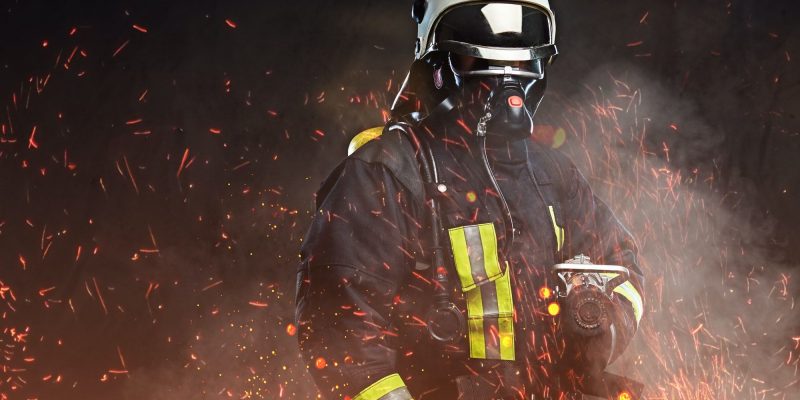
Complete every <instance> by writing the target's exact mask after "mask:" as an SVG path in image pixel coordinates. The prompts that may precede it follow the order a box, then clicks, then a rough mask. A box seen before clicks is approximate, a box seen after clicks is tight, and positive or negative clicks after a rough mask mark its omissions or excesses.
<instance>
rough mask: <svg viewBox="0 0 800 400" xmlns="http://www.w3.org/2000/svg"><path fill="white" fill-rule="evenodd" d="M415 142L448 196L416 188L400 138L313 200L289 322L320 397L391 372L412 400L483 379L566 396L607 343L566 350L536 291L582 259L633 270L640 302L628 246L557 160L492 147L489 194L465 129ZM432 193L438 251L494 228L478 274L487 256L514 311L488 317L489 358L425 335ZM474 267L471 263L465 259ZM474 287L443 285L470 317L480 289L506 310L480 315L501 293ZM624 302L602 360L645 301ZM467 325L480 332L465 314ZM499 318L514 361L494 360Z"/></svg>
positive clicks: (424, 130) (506, 392)
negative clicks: (556, 270)
mask: <svg viewBox="0 0 800 400" xmlns="http://www.w3.org/2000/svg"><path fill="white" fill-rule="evenodd" d="M417 135H418V137H419V138H420V139H422V140H427V141H428V143H430V145H431V147H432V150H433V152H434V154H435V155H436V159H437V168H438V171H439V174H440V175H441V180H443V181H444V183H445V184H446V186H447V190H446V191H445V192H444V193H440V192H438V191H431V190H428V191H427V192H426V191H425V190H423V184H422V182H421V180H420V178H419V170H418V164H417V162H416V159H415V155H414V151H415V148H414V146H413V145H412V144H411V142H410V141H409V140H408V138H407V137H406V136H405V135H404V134H402V133H401V132H398V131H385V132H384V134H383V135H382V136H381V137H380V138H378V139H375V140H373V141H371V142H369V143H367V144H366V145H364V146H363V147H362V148H360V149H359V150H358V151H357V152H356V153H355V154H353V155H352V156H350V157H348V158H347V159H346V160H344V161H343V162H342V164H340V165H339V167H337V168H336V170H335V171H334V172H333V173H332V174H331V176H330V177H329V178H328V179H327V180H326V182H325V183H324V184H323V186H322V189H321V190H320V191H319V192H318V193H317V206H318V209H317V211H316V212H317V214H316V215H315V217H314V220H313V222H312V225H311V227H310V229H309V231H308V234H307V236H306V238H305V240H304V243H303V246H302V250H301V258H302V261H301V264H300V267H299V271H298V278H297V282H298V287H297V322H298V326H299V328H300V329H299V335H298V339H299V342H300V346H301V350H302V354H303V357H304V359H305V361H306V362H307V364H308V366H309V370H310V372H311V373H312V375H313V377H314V379H315V381H316V383H317V385H318V387H319V389H320V391H321V393H322V394H323V395H324V396H326V398H331V399H341V398H348V396H349V398H358V397H356V396H357V395H358V394H359V393H363V391H365V390H366V389H367V388H370V387H371V386H370V385H374V384H375V383H376V382H378V381H379V380H381V379H382V378H384V377H387V376H390V375H392V374H399V377H401V378H402V380H403V383H404V384H405V385H407V387H408V391H410V393H411V394H413V395H414V398H416V399H418V400H419V399H420V398H429V399H442V400H446V399H451V398H452V399H455V398H456V389H455V384H454V382H455V380H456V378H457V377H463V376H472V377H475V376H477V377H480V379H478V380H477V382H479V383H480V384H482V385H484V386H485V387H486V386H488V387H489V388H490V389H491V390H493V391H494V392H493V393H497V397H498V398H499V397H501V396H508V398H514V396H517V395H518V394H522V393H524V395H526V396H528V398H529V397H530V395H531V394H534V393H536V394H538V396H540V397H541V398H547V397H548V396H554V397H557V393H558V392H560V391H564V392H571V391H572V390H574V387H572V386H571V383H570V380H569V379H567V377H569V376H573V377H574V376H576V375H580V373H581V371H580V364H581V363H582V361H581V358H582V357H584V356H585V355H586V352H587V351H588V350H587V349H590V348H593V347H604V348H605V349H608V347H609V343H608V340H609V339H608V338H597V339H595V340H594V341H592V342H591V343H574V342H575V341H574V340H570V339H569V338H566V337H565V336H564V335H562V334H560V330H559V328H558V323H557V319H554V317H552V316H550V315H549V314H548V313H547V311H546V310H547V305H548V303H549V302H550V301H551V300H547V299H543V298H542V296H540V290H541V289H542V288H544V287H553V284H554V282H553V278H552V276H551V275H550V273H549V272H548V271H549V268H550V267H551V266H552V265H554V264H556V263H559V262H563V261H564V260H566V259H569V258H572V257H574V256H576V255H578V254H586V255H587V256H589V257H591V258H592V261H593V262H594V263H597V264H601V263H602V264H615V265H623V266H626V267H629V268H630V269H631V270H632V271H634V272H635V273H634V274H633V275H634V276H633V277H632V279H631V283H632V286H633V288H634V289H635V290H636V292H637V294H640V293H641V290H642V282H641V275H640V274H641V272H640V270H639V268H638V266H637V263H636V247H635V245H634V242H633V240H632V238H631V235H630V234H629V233H628V232H627V230H626V229H625V228H624V227H623V226H622V225H621V224H620V223H619V222H618V220H617V219H616V218H615V217H614V215H613V214H612V213H611V211H610V210H609V209H608V207H607V206H606V205H605V204H604V203H603V202H602V201H600V200H599V199H598V198H596V197H595V196H594V195H593V194H592V191H591V189H590V187H589V185H588V184H587V182H586V180H585V179H584V178H583V176H582V175H581V174H580V172H579V171H578V170H577V169H576V168H575V167H574V165H572V163H571V162H570V161H569V160H568V159H567V158H566V157H565V156H563V155H562V154H561V153H560V152H559V151H557V150H554V149H550V148H546V147H544V146H542V145H540V144H537V143H535V142H533V141H528V140H516V141H505V140H497V139H495V140H490V142H489V145H488V150H487V154H488V155H489V165H490V166H491V168H492V169H493V172H494V175H495V177H496V179H497V183H498V184H499V188H500V192H501V193H497V191H496V190H495V189H494V188H493V185H492V182H491V180H490V178H489V174H488V172H487V169H486V167H485V165H484V161H483V158H482V156H481V151H480V148H479V146H478V141H477V138H476V137H475V136H473V135H472V134H471V133H470V132H467V129H466V128H463V127H461V126H460V125H458V124H445V123H429V124H426V125H425V126H423V127H420V128H419V129H418V130H417ZM431 192H435V193H437V194H436V195H437V196H440V198H439V202H440V204H441V208H442V215H443V222H444V225H445V226H444V228H445V229H446V230H448V232H451V235H450V236H448V235H447V234H445V243H446V245H445V247H448V246H450V248H452V249H453V252H456V250H455V248H456V247H457V244H456V243H455V242H456V241H458V240H460V239H458V238H460V237H462V236H458V234H462V235H464V232H466V236H469V234H470V232H473V233H474V232H478V230H470V229H472V228H470V227H479V226H483V228H490V231H493V232H494V234H495V236H496V246H495V247H496V254H494V255H492V254H489V255H486V254H482V255H480V257H486V260H485V262H486V264H487V267H486V268H487V270H488V269H489V268H488V264H489V261H490V258H496V262H495V261H492V264H493V265H495V266H499V267H500V268H501V272H502V273H503V277H505V278H507V279H508V280H509V281H510V286H511V291H510V292H511V294H512V297H513V312H512V314H508V313H506V314H503V313H502V312H500V313H497V312H495V313H493V314H491V315H486V316H484V317H483V318H482V320H481V321H480V322H479V323H480V324H481V326H482V328H480V329H483V333H482V334H483V336H482V337H481V339H480V340H485V343H486V349H483V350H481V349H478V350H474V349H473V347H471V345H470V343H472V342H470V340H473V339H472V338H471V339H469V340H468V339H467V338H464V340H462V341H460V342H458V343H454V344H451V345H441V344H438V343H435V342H434V341H432V340H431V339H430V338H429V335H428V333H427V330H426V328H425V315H426V313H427V312H428V310H429V309H430V306H431V301H432V300H431V296H432V292H433V285H434V282H432V281H431V272H430V269H426V268H427V267H428V266H429V263H430V260H429V258H430V248H429V246H430V244H429V243H428V236H429V235H428V233H427V230H426V227H427V218H428V210H427V203H426V201H425V200H426V198H427V196H428V195H430V193H431ZM501 194H502V196H503V197H504V199H505V201H506V203H507V204H508V209H509V210H510V212H511V217H512V218H511V219H512V221H513V231H512V229H511V224H510V223H509V220H508V218H507V217H505V212H504V207H503V204H502V201H500V196H501ZM459 227H467V228H464V229H466V230H462V231H458V230H457V229H456V228H459ZM486 232H489V231H486V230H482V231H481V234H482V235H483V234H484V233H486ZM512 233H513V241H511V240H510V239H511V236H512ZM454 235H455V236H454ZM483 240H484V243H485V242H486V238H484V239H483ZM492 240H494V239H492ZM467 242H469V240H467ZM467 244H468V245H469V243H467ZM453 246H455V247H453ZM472 247H475V246H472ZM473 250H474V249H472V250H470V252H473V253H474V251H473ZM483 250H486V247H485V246H484V248H483ZM448 253H451V252H450V251H448ZM470 257H473V258H472V261H473V265H474V264H475V262H476V261H475V260H476V259H475V257H474V254H472V255H470ZM456 258H457V257H456ZM478 262H479V263H483V262H484V260H483V259H482V258H481V259H479V260H478ZM449 264H450V265H448V266H447V268H448V270H449V271H450V275H451V276H453V277H455V276H458V274H456V272H455V269H456V264H457V261H456V260H455V258H454V257H453V256H451V257H450V259H449ZM462 264H463V260H462ZM506 271H507V272H506ZM472 278H474V279H473V280H472V283H474V285H472V286H469V285H468V283H467V282H465V281H464V280H463V279H462V280H461V281H459V279H457V278H452V279H451V280H452V281H453V288H452V293H453V296H452V297H453V300H454V302H455V303H456V304H457V305H458V306H459V308H460V309H462V310H465V311H474V308H473V309H470V310H468V308H469V306H468V305H467V293H468V292H469V290H478V291H483V306H484V308H483V309H484V310H491V309H492V307H494V309H495V310H494V311H497V309H500V310H502V309H503V306H502V305H501V306H498V305H497V303H493V304H490V305H489V306H487V295H486V294H487V293H489V294H491V295H494V294H493V293H495V288H494V287H495V285H496V286H497V288H498V289H497V290H500V289H499V288H500V286H501V283H500V282H502V281H501V280H497V281H495V279H497V277H496V276H495V277H492V276H481V275H480V274H478V275H475V276H473V277H472ZM467 279H469V278H467ZM489 288H491V289H489ZM486 290H490V292H491V293H490V292H486ZM474 293H475V292H473V296H474ZM496 293H500V292H496ZM640 296H641V295H640ZM479 297H480V296H479ZM629 297H630V296H628V297H626V296H616V297H615V299H614V304H615V310H614V313H613V315H614V325H615V329H616V336H617V337H616V345H615V349H616V351H615V353H616V354H613V355H611V358H615V357H616V356H617V355H618V354H619V353H620V352H621V350H622V349H624V348H625V346H626V345H627V343H628V342H629V340H630V338H631V337H632V336H633V334H634V332H635V330H636V328H637V324H638V319H639V318H640V317H641V309H642V304H641V301H639V302H638V304H633V303H637V302H636V301H634V300H631V299H629ZM472 298H474V297H472ZM640 298H641V297H640ZM495 300H496V299H495ZM509 301H511V300H509ZM479 302H480V300H479ZM498 303H500V302H498ZM509 304H510V303H509ZM472 306H473V307H474V304H472ZM487 307H488V308H487ZM484 312H486V311H484ZM467 314H470V315H469V317H470V318H471V319H470V321H472V322H476V321H475V320H474V318H473V317H475V315H474V314H475V313H474V312H471V313H470V312H467ZM478 317H480V315H478ZM479 319H480V318H479ZM500 320H502V321H505V322H506V323H510V324H513V336H512V338H513V341H511V342H512V343H513V346H512V347H513V349H512V350H510V352H509V350H506V351H505V353H504V354H503V356H502V357H501V356H500V351H499V350H497V349H498V348H499V346H501V344H500V342H503V345H508V344H509V343H508V342H509V340H505V341H503V340H504V339H503V338H504V337H506V336H508V333H507V334H506V336H503V335H502V334H499V335H498V330H499V331H502V329H503V327H504V326H505V327H506V329H508V326H507V325H503V322H498V321H500ZM509 321H511V322H509ZM498 327H499V328H498ZM493 346H494V347H493ZM477 347H480V346H477ZM491 348H494V349H495V351H491ZM506 349H507V348H506ZM475 351H478V353H475ZM476 354H478V355H479V357H478V358H476V357H475V355H476ZM602 357H608V354H604V355H603V356H602ZM323 360H324V362H323ZM373 388H374V386H373ZM404 390H405V389H404ZM385 398H387V399H388V398H407V397H385Z"/></svg>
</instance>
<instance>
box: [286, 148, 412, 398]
mask: <svg viewBox="0 0 800 400" xmlns="http://www.w3.org/2000/svg"><path fill="white" fill-rule="evenodd" d="M323 187H324V189H323V191H324V193H323V192H321V193H318V199H317V200H318V204H319V208H318V209H317V211H316V215H315V216H314V219H313V221H312V224H311V227H310V229H309V231H308V234H307V235H306V238H305V239H304V243H303V246H302V248H301V263H300V267H299V271H298V278H297V279H298V282H297V299H296V307H297V308H296V319H297V325H298V328H299V329H298V340H299V344H300V349H301V353H302V357H303V359H304V361H305V362H306V364H307V366H308V367H307V368H308V369H309V371H310V372H311V375H312V376H313V378H314V380H315V382H316V384H317V387H318V388H319V390H320V392H321V393H322V395H323V396H324V398H330V399H352V400H379V399H380V400H405V399H411V395H410V394H409V392H408V390H407V389H406V387H405V384H404V383H403V380H402V378H401V377H400V376H399V375H398V374H397V371H396V369H395V358H396V350H395V348H393V346H392V345H391V344H390V343H389V341H387V337H390V336H394V335H396V329H395V327H393V326H392V324H391V321H392V319H391V315H392V311H393V307H392V302H393V298H394V297H395V294H396V293H397V291H398V288H399V287H400V286H401V285H402V284H403V282H404V281H405V280H406V278H407V276H408V275H409V274H410V273H411V270H412V266H413V263H414V256H413V254H414V252H415V250H416V249H415V246H416V244H415V243H416V241H415V237H416V236H417V230H418V229H419V225H418V223H417V221H416V218H415V217H414V216H413V215H414V214H415V213H414V210H412V209H411V207H409V205H408V203H409V202H410V201H411V200H410V199H411V198H410V197H409V193H408V191H407V189H406V188H405V187H403V186H402V184H400V183H399V182H398V181H397V180H396V179H395V178H394V176H393V175H392V173H391V171H390V170H388V169H387V168H386V167H385V166H383V165H382V164H379V163H368V162H364V161H362V160H358V159H352V158H351V159H347V160H345V162H344V164H343V165H342V166H340V168H338V169H337V171H336V172H334V174H333V175H332V176H331V177H330V178H329V179H328V182H327V183H326V184H325V185H324V186H323Z"/></svg>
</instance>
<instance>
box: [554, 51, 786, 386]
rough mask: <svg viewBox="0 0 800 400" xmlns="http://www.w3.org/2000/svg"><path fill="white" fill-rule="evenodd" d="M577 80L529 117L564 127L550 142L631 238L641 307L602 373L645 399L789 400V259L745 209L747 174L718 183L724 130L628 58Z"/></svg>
mask: <svg viewBox="0 0 800 400" xmlns="http://www.w3.org/2000/svg"><path fill="white" fill-rule="evenodd" d="M608 71H625V73H624V74H623V75H622V76H613V75H611V74H610V73H608ZM585 82H586V89H585V91H584V92H583V93H580V94H578V95H574V96H571V97H569V98H563V97H559V96H557V95H556V96H554V97H555V100H553V99H552V98H551V102H553V104H551V107H550V109H548V110H547V111H545V114H544V115H543V119H546V120H551V121H557V122H556V123H558V124H560V125H561V126H563V127H564V128H566V130H567V135H568V139H567V142H566V145H565V149H564V150H565V151H566V152H567V153H568V154H569V155H570V156H571V158H572V159H573V160H574V162H575V163H576V164H577V165H578V167H579V168H580V169H581V170H582V171H583V172H584V174H585V175H586V176H587V178H588V179H589V180H590V182H591V183H592V186H593V188H594V190H595V192H596V194H597V195H598V196H599V197H600V198H601V199H604V200H605V201H607V203H608V204H609V206H610V207H611V208H612V209H613V210H614V211H615V212H616V214H617V216H618V217H619V218H620V220H621V221H622V222H623V223H624V224H625V225H626V226H627V227H628V228H629V229H630V230H631V231H632V233H633V234H634V236H636V237H637V239H638V244H639V246H640V255H641V258H642V261H643V267H644V272H645V274H646V289H647V293H646V296H645V298H646V303H647V309H646V314H645V318H644V320H643V323H642V326H641V329H640V332H639V334H638V335H637V339H636V340H635V342H634V343H633V344H632V345H631V347H630V348H629V349H628V351H627V353H626V355H625V356H624V357H623V358H621V359H620V360H619V361H617V363H616V365H614V369H615V370H616V371H617V372H619V373H622V374H625V375H630V376H632V377H635V378H636V379H639V380H641V381H643V382H644V383H646V385H647V387H648V392H647V393H648V396H649V397H651V398H669V399H725V398H729V399H761V398H767V397H769V398H779V399H783V398H792V397H793V396H794V395H796V394H797V391H798V388H797V386H796V384H797V376H796V368H797V365H798V355H797V345H798V342H797V341H798V337H797V335H798V327H799V326H800V316H799V315H798V313H797V312H796V310H794V302H795V297H796V295H797V293H798V290H797V285H796V283H795V282H794V281H792V279H791V277H792V273H793V271H796V269H797V267H798V266H797V265H786V264H782V263H781V262H780V261H779V260H780V259H781V258H780V257H778V256H776V255H775V254H772V253H771V249H772V248H774V243H772V242H771V240H770V239H771V238H772V236H773V231H772V229H773V227H774V225H775V221H772V220H770V219H769V216H768V215H766V214H765V213H764V212H762V210H759V209H758V202H757V200H758V193H757V192H756V191H755V189H754V188H755V184H752V183H750V182H748V181H747V180H746V179H745V178H743V177H736V176H734V177H733V179H732V181H733V182H736V184H735V185H733V186H734V187H735V188H736V190H726V189H725V188H724V187H723V185H722V184H721V183H720V182H719V178H720V177H719V171H718V168H717V166H718V165H719V164H720V163H721V162H722V158H724V157H725V156H726V155H725V154H719V152H718V151H717V149H719V148H720V144H721V143H722V142H723V140H724V139H725V132H723V131H721V130H719V129H717V128H715V127H713V126H712V125H711V124H710V123H709V122H708V121H707V120H705V119H704V118H703V116H702V114H701V113H699V112H698V111H697V110H698V108H697V106H696V104H694V103H693V102H692V100H691V99H687V98H682V97H681V96H679V95H678V94H676V93H674V91H671V90H668V89H666V88H665V87H662V86H661V85H659V84H658V83H655V82H658V80H657V79H653V77H651V76H648V74H646V73H643V72H641V71H638V70H636V69H635V68H633V67H632V66H630V65H609V66H604V67H601V68H598V70H597V71H596V72H595V73H594V74H592V75H589V76H587V77H586V79H585Z"/></svg>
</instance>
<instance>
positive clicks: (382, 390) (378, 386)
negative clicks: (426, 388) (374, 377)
mask: <svg viewBox="0 0 800 400" xmlns="http://www.w3.org/2000/svg"><path fill="white" fill-rule="evenodd" d="M345 399H347V397H345ZM352 400H413V397H411V393H410V392H409V391H408V388H407V387H406V384H405V383H404V382H403V379H402V378H400V375H399V374H392V375H388V376H385V377H383V378H381V379H380V380H378V381H377V382H375V383H373V384H372V385H370V386H369V387H367V388H366V389H364V390H362V391H361V393H359V394H357V395H356V397H354V398H353V399H352Z"/></svg>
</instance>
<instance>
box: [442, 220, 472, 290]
mask: <svg viewBox="0 0 800 400" xmlns="http://www.w3.org/2000/svg"><path fill="white" fill-rule="evenodd" d="M448 232H449V233H450V245H451V246H452V247H453V260H454V261H455V263H456V272H458V279H460V280H461V289H462V290H464V291H467V290H470V289H474V288H475V281H474V280H473V279H472V265H470V262H469V249H467V238H466V237H465V236H464V228H463V227H462V228H453V229H450V230H449V231H448Z"/></svg>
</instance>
